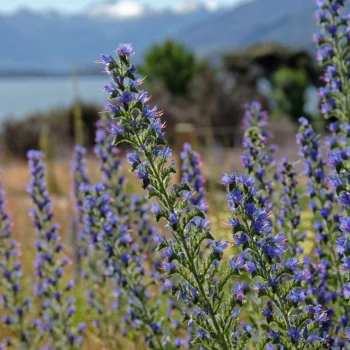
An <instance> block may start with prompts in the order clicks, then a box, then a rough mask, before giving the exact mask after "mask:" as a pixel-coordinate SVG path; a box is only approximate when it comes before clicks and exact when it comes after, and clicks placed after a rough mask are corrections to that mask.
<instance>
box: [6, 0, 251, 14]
mask: <svg viewBox="0 0 350 350" xmlns="http://www.w3.org/2000/svg"><path fill="white" fill-rule="evenodd" d="M118 1H120V2H131V3H134V4H135V3H136V4H144V5H148V6H152V7H154V8H158V9H162V8H167V7H175V6H181V5H183V4H188V3H191V2H193V3H197V2H202V3H208V4H211V5H213V6H216V5H235V4H237V3H239V2H244V1H245V0H116V1H115V2H118ZM103 2H105V1H101V0H58V1H55V0H0V11H1V12H4V11H5V12H11V11H14V10H16V9H18V8H21V7H27V8H32V9H37V10H41V9H58V10H61V11H65V12H76V11H80V10H83V9H84V8H85V7H86V6H87V5H90V4H99V3H103Z"/></svg>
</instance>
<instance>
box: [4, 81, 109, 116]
mask: <svg viewBox="0 0 350 350" xmlns="http://www.w3.org/2000/svg"><path fill="white" fill-rule="evenodd" d="M107 82H108V77H106V76H84V77H80V78H79V80H78V81H77V86H78V88H77V89H78V91H79V97H80V98H81V99H82V100H83V101H86V102H93V103H97V104H100V105H101V109H102V106H103V104H104V102H105V101H106V97H107V96H106V93H105V92H104V91H103V90H102V88H103V86H104V85H105V84H106V83H107ZM74 98H75V93H74V89H73V80H72V78H71V77H35V78H8V79H7V78H3V79H0V122H1V121H2V120H4V118H6V117H8V116H11V117H13V118H18V119H19V118H23V117H24V116H26V115H27V114H29V113H36V112H40V111H45V110H47V109H49V108H55V107H67V106H70V105H71V104H72V102H73V101H74Z"/></svg>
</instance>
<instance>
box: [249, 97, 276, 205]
mask: <svg viewBox="0 0 350 350" xmlns="http://www.w3.org/2000/svg"><path fill="white" fill-rule="evenodd" d="M244 107H245V115H244V120H243V126H244V131H245V132H244V137H243V148H244V154H243V156H242V164H243V167H244V168H245V169H247V172H248V174H249V175H252V176H254V177H255V178H256V179H257V187H258V188H259V189H260V190H261V192H260V193H259V194H258V196H259V200H260V202H261V203H262V204H263V205H265V206H266V205H267V204H268V205H270V208H268V209H269V210H271V209H272V208H273V202H272V201H271V196H272V194H273V190H274V183H273V171H274V168H275V165H276V163H275V160H274V157H273V155H274V152H275V151H276V146H275V145H271V144H269V139H270V132H269V131H268V130H267V126H268V115H267V113H266V112H264V111H262V109H261V104H260V103H259V102H257V101H253V102H252V103H247V104H245V106H244Z"/></svg>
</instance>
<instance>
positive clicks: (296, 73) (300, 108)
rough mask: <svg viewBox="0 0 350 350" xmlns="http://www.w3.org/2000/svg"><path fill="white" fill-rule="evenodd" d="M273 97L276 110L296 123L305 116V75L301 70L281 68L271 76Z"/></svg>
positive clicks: (306, 79)
mask: <svg viewBox="0 0 350 350" xmlns="http://www.w3.org/2000/svg"><path fill="white" fill-rule="evenodd" d="M272 82H273V95H274V99H275V101H276V104H277V107H278V109H279V110H280V111H281V112H282V113H284V114H287V115H288V116H290V117H292V118H293V120H295V121H297V120H298V119H299V118H300V117H301V116H304V115H305V110H304V107H305V103H306V97H305V93H306V89H307V87H308V85H309V83H310V82H309V79H308V77H307V74H306V73H305V71H304V70H302V69H295V68H290V67H286V66H284V67H281V68H279V69H278V70H277V71H276V72H275V73H274V75H273V79H272Z"/></svg>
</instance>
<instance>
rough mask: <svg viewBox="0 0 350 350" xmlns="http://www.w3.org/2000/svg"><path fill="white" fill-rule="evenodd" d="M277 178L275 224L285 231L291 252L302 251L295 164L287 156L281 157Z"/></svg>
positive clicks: (302, 237)
mask: <svg viewBox="0 0 350 350" xmlns="http://www.w3.org/2000/svg"><path fill="white" fill-rule="evenodd" d="M277 179H278V181H279V182H280V184H281V186H282V198H281V200H280V206H279V213H278V217H277V225H278V227H280V228H281V230H282V231H284V232H286V234H287V238H288V243H289V246H290V248H291V249H292V251H293V254H294V255H295V254H301V253H302V252H303V249H302V247H301V246H300V242H302V241H303V240H304V239H305V233H302V234H301V233H300V232H299V224H300V213H301V206H300V195H299V193H298V190H297V186H298V180H297V172H296V169H295V166H294V165H293V164H292V163H290V162H289V161H288V160H287V158H283V159H282V162H281V164H280V166H279V168H278V174H277Z"/></svg>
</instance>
